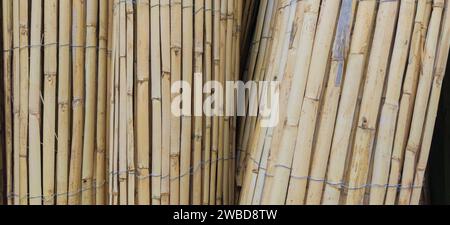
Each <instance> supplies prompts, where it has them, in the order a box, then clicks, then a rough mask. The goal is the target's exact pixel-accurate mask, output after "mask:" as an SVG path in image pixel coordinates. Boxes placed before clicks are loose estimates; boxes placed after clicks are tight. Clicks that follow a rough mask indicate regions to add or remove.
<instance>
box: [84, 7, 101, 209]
mask: <svg viewBox="0 0 450 225" xmlns="http://www.w3.org/2000/svg"><path fill="white" fill-rule="evenodd" d="M86 8H87V9H86V53H85V54H86V63H85V64H86V67H85V80H86V103H85V107H86V108H85V113H86V116H85V120H84V124H85V125H84V142H83V163H82V165H83V168H82V186H81V188H82V190H83V193H82V204H83V205H92V204H94V203H95V201H94V199H95V198H94V193H95V192H94V191H93V188H92V187H93V186H94V182H93V176H94V148H95V139H94V138H95V125H94V123H95V116H96V114H95V110H96V107H97V102H96V93H97V87H96V86H97V41H98V40H97V24H98V21H97V11H98V0H93V1H89V2H87V5H86Z"/></svg>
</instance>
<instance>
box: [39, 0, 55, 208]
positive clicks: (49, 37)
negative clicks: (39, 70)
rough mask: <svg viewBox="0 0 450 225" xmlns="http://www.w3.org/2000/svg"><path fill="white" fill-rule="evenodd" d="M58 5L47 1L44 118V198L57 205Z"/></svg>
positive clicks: (45, 202)
mask: <svg viewBox="0 0 450 225" xmlns="http://www.w3.org/2000/svg"><path fill="white" fill-rule="evenodd" d="M57 15H58V2H57V1H55V0H50V1H45V2H44V45H45V46H46V47H44V77H45V79H44V96H43V97H44V116H43V119H42V123H43V125H42V126H43V138H42V139H43V144H42V154H43V155H42V157H43V162H44V163H43V164H42V166H43V168H42V170H43V180H42V182H43V195H44V199H43V201H44V204H48V205H53V204H54V203H55V199H54V197H53V196H54V194H55V153H56V151H55V150H56V148H55V137H56V124H55V123H56V121H55V118H56V107H57V106H56V87H57V72H58V71H57V68H58V67H57V64H56V63H55V62H56V61H57V46H56V43H57V41H58V36H57V30H58V20H55V18H57Z"/></svg>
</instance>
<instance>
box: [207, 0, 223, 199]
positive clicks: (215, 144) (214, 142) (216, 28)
mask: <svg viewBox="0 0 450 225" xmlns="http://www.w3.org/2000/svg"><path fill="white" fill-rule="evenodd" d="M220 17H221V12H220V0H213V25H212V26H213V30H212V32H213V35H212V36H213V40H212V45H213V47H212V58H213V68H212V70H213V73H212V76H213V80H214V81H215V82H216V84H217V82H219V76H220V49H219V43H220ZM214 89H215V91H214V93H213V94H220V93H218V92H217V91H218V90H217V89H218V87H216V85H214ZM219 98H220V96H219ZM218 104H219V102H214V106H215V110H216V109H217V107H219V105H218ZM216 112H217V110H216ZM219 120H220V119H219V116H218V115H215V116H214V118H213V121H212V138H211V176H210V180H209V183H210V189H209V205H215V204H216V187H217V186H216V184H217V183H216V182H217V171H218V163H217V162H218V161H217V157H218V151H219V138H220V137H219V129H220V128H219Z"/></svg>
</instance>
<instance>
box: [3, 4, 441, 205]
mask: <svg viewBox="0 0 450 225" xmlns="http://www.w3.org/2000/svg"><path fill="white" fill-rule="evenodd" d="M449 4H450V2H449V1H448V0H433V1H431V0H402V1H399V0H322V1H320V0H300V1H299V0H125V1H123V0H2V2H1V12H0V13H1V14H0V18H2V24H1V25H0V26H1V27H2V29H1V32H0V33H1V35H0V36H1V38H2V39H1V41H0V48H1V49H2V54H1V56H0V57H1V58H0V59H1V61H2V64H1V66H0V67H1V70H0V74H1V76H2V78H3V79H2V81H1V83H2V85H1V88H0V97H1V99H2V100H1V101H0V102H2V106H1V109H2V110H1V112H0V124H1V126H0V135H1V138H0V141H1V144H0V203H1V202H4V203H7V204H10V205H18V204H21V205H27V204H30V205H40V204H45V205H53V204H58V205H66V204H71V205H75V204H86V205H91V204H98V205H103V204H110V205H127V204H128V205H133V204H138V205H148V204H153V205H167V204H173V205H177V204H181V205H188V204H194V205H200V204H203V205H222V204H225V205H228V204H255V205H258V204H419V200H420V197H421V190H422V183H423V179H424V171H425V169H426V167H427V162H428V156H429V150H430V148H431V140H432V137H433V131H434V124H435V118H436V114H437V109H438V104H439V97H440V93H441V84H442V81H443V78H444V74H445V68H446V62H447V59H448V53H449V48H450V7H449ZM198 78H201V79H200V81H199V82H200V83H199V85H197V82H198ZM237 80H243V81H256V82H259V81H276V82H278V83H279V86H278V90H279V96H280V99H279V102H278V103H277V104H276V106H278V109H279V110H278V111H279V112H278V117H279V123H278V124H277V125H276V126H274V127H264V126H262V125H261V124H262V121H263V119H264V118H263V116H262V115H260V116H252V115H250V114H246V115H247V116H244V117H236V116H231V115H228V114H226V115H223V116H219V115H214V116H208V115H203V116H198V115H196V114H189V115H181V116H177V115H175V114H174V113H173V106H174V105H177V106H181V107H182V108H187V110H188V112H190V113H194V112H197V111H198V110H199V109H198V107H199V105H202V103H203V102H204V101H205V100H206V99H207V98H208V94H214V93H215V92H217V91H218V90H217V89H218V87H216V86H214V87H213V88H212V89H211V90H210V93H203V94H198V93H202V92H199V89H200V91H202V90H203V85H206V84H208V83H210V81H217V82H218V84H220V85H223V86H224V85H225V84H226V83H227V82H228V81H237ZM179 81H183V82H184V84H188V87H192V89H191V88H187V87H185V86H178V83H179ZM186 93H187V96H188V99H185V98H183V99H181V101H180V96H181V95H186ZM234 94H235V93H234V90H228V89H226V90H224V93H223V96H220V97H221V99H219V100H220V102H223V100H224V99H229V98H230V99H232V98H235V96H234ZM257 95H258V98H261V97H262V95H264V92H261V91H259V92H257ZM190 100H192V101H190ZM178 101H179V102H178ZM242 101H244V103H245V105H246V106H247V107H248V108H252V107H257V106H256V104H258V103H256V102H254V101H253V100H252V98H250V97H249V96H246V97H245V99H242ZM174 102H175V104H174ZM186 102H192V103H189V105H187V104H186ZM216 104H217V105H218V106H217V107H218V109H217V110H218V111H219V112H221V113H223V112H226V111H227V112H228V111H234V108H236V104H225V105H220V104H219V102H214V105H216ZM200 110H203V108H200Z"/></svg>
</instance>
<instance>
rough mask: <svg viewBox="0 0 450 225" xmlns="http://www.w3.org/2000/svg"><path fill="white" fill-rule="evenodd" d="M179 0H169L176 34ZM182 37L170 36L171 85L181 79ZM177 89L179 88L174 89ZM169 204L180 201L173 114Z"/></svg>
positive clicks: (178, 127)
mask: <svg viewBox="0 0 450 225" xmlns="http://www.w3.org/2000/svg"><path fill="white" fill-rule="evenodd" d="M181 9H182V6H181V0H171V1H170V17H171V20H170V32H171V34H177V33H181V32H182V28H181V20H182V18H181V16H182V15H181V13H182V11H181ZM181 51H182V39H181V36H179V35H171V36H170V53H171V54H170V55H171V65H170V68H171V86H172V88H173V86H174V84H175V83H176V82H178V81H180V80H181V78H182V74H181V62H182V52H181ZM175 91H179V90H175ZM173 92H174V90H173V89H172V95H171V101H172V102H173V101H174V99H175V98H176V97H178V96H177V95H175V94H174V93H173ZM170 133H171V136H170V204H171V205H178V204H179V203H180V178H179V175H180V153H181V152H180V151H181V146H180V144H181V141H180V139H181V119H180V118H179V117H177V116H175V115H173V114H171V118H170Z"/></svg>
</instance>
